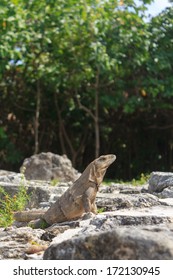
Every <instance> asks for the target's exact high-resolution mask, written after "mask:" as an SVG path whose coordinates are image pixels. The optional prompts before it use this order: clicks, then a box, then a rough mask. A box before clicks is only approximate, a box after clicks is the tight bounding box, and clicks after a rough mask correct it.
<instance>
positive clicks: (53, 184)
mask: <svg viewBox="0 0 173 280" xmlns="http://www.w3.org/2000/svg"><path fill="white" fill-rule="evenodd" d="M58 183H59V180H58V179H53V180H51V182H50V184H51V186H56V185H57V184H58Z"/></svg>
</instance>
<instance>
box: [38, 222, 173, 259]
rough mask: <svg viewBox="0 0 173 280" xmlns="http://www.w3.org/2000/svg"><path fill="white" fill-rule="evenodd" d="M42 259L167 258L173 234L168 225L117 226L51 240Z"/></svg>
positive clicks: (172, 246)
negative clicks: (103, 230) (166, 226)
mask: <svg viewBox="0 0 173 280" xmlns="http://www.w3.org/2000/svg"><path fill="white" fill-rule="evenodd" d="M157 231H159V232H157ZM43 259H45V260H61V259H63V260H64V259H66V260H67V259H68V260H76V259H78V260H82V259H83V260H85V259H97V260H105V259H107V260H108V259H109V260H134V259H135V260H145V259H147V260H156V259H157V260H163V259H164V260H169V259H173V235H172V232H171V230H170V231H168V230H167V228H160V229H159V230H158V228H156V231H155V229H154V228H153V229H151V228H149V229H147V228H146V229H145V228H131V229H130V230H129V228H127V227H124V228H117V229H116V230H109V231H106V232H100V233H96V234H94V235H88V236H84V237H79V238H73V239H71V240H68V241H64V242H62V243H60V244H53V245H51V246H50V247H49V248H48V249H47V250H46V251H45V253H44V256H43Z"/></svg>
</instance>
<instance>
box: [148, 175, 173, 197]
mask: <svg viewBox="0 0 173 280" xmlns="http://www.w3.org/2000/svg"><path fill="white" fill-rule="evenodd" d="M168 187H173V173H171V172H152V173H151V176H150V179H149V187H148V190H149V192H151V193H153V192H156V193H160V192H162V191H163V190H164V189H165V188H168Z"/></svg>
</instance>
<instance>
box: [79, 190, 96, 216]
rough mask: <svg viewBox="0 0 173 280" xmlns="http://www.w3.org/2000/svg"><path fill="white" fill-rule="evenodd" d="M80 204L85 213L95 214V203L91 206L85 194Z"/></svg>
mask: <svg viewBox="0 0 173 280" xmlns="http://www.w3.org/2000/svg"><path fill="white" fill-rule="evenodd" d="M82 202H83V207H84V210H85V213H88V212H92V213H94V214H97V206H96V204H95V201H94V202H93V203H92V204H91V201H90V199H89V197H88V194H87V193H85V194H83V196H82Z"/></svg>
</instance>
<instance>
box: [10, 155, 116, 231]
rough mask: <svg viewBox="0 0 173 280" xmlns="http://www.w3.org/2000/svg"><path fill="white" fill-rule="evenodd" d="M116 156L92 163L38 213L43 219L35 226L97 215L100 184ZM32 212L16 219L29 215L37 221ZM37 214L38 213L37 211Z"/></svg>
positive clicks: (22, 214)
mask: <svg viewBox="0 0 173 280" xmlns="http://www.w3.org/2000/svg"><path fill="white" fill-rule="evenodd" d="M115 159H116V156H115V155H113V154H109V155H103V156H100V157H99V158H97V159H95V160H94V161H92V162H91V163H90V164H89V165H88V166H87V167H86V169H85V170H84V171H83V173H82V175H81V176H80V177H79V178H78V179H77V180H76V181H75V182H74V183H73V185H72V186H71V187H69V188H68V189H67V190H66V191H65V192H64V193H63V195H62V196H61V197H59V198H58V200H57V201H56V202H55V203H54V204H52V205H51V206H50V208H49V209H48V210H47V211H46V212H43V213H42V214H41V213H38V216H37V218H41V220H40V221H39V222H38V220H37V222H35V224H33V226H34V227H37V225H38V224H40V222H41V221H42V222H43V223H44V222H45V224H47V226H49V225H52V224H54V223H60V222H65V221H69V220H73V219H75V218H79V217H81V216H82V215H83V214H84V213H87V212H92V213H94V214H96V213H97V207H96V204H95V198H96V194H97V191H98V189H99V186H100V184H101V183H102V181H103V178H104V175H105V173H106V170H107V168H108V167H109V166H110V165H111V164H112V163H113V162H114V161H115ZM32 212H34V210H33V211H32V210H31V211H29V212H28V211H23V212H17V213H16V214H15V215H14V218H15V219H16V220H17V221H26V220H25V215H26V216H27V222H28V220H29V213H31V220H32V217H34V219H36V213H34V215H33V214H32ZM35 212H36V211H35Z"/></svg>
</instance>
